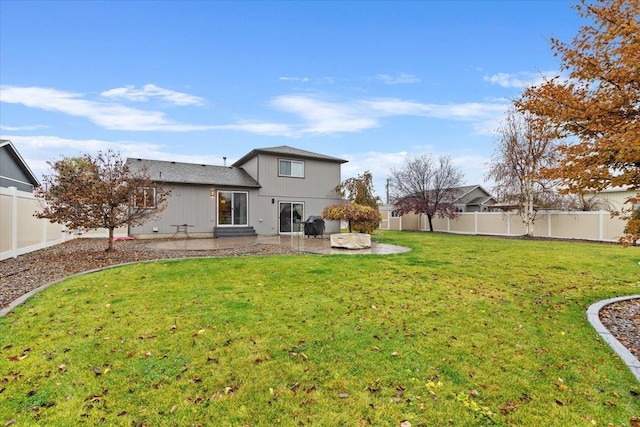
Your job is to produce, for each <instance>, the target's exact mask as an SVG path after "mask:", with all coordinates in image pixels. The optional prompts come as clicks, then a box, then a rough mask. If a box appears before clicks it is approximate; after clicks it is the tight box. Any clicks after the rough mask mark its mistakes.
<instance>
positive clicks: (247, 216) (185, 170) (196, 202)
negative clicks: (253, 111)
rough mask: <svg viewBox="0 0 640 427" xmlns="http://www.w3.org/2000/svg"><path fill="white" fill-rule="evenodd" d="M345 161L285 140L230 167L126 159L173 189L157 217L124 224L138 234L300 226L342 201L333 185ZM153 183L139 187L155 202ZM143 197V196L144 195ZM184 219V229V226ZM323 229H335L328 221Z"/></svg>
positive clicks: (237, 232)
mask: <svg viewBox="0 0 640 427" xmlns="http://www.w3.org/2000/svg"><path fill="white" fill-rule="evenodd" d="M345 162H346V160H342V159H338V158H335V157H330V156H325V155H322V154H318V153H313V152H310V151H305V150H300V149H297V148H292V147H288V146H280V147H271V148H261V149H255V150H252V151H251V152H250V153H248V154H246V155H245V156H243V157H242V158H241V159H239V160H238V161H237V162H235V163H233V164H232V165H231V166H214V165H202V164H190V163H179V162H170V161H157V160H145V159H127V165H129V166H130V167H131V169H132V170H134V171H135V170H141V169H146V170H147V172H148V173H149V175H150V177H151V178H152V179H153V180H154V181H156V182H158V184H159V185H161V186H162V187H163V188H170V189H171V190H172V192H171V195H170V196H169V197H168V204H167V208H166V210H165V211H163V212H162V214H161V216H160V217H159V218H158V219H152V220H150V221H148V222H147V223H145V224H144V225H141V226H136V227H130V228H129V234H130V235H133V236H138V237H152V236H154V235H164V236H166V235H170V236H171V235H173V234H174V233H175V232H176V231H180V232H183V231H186V232H187V233H188V234H189V235H190V236H191V235H193V236H211V235H215V236H217V237H224V236H243V235H256V234H259V235H278V234H290V233H294V232H300V231H304V221H305V220H306V219H307V218H308V217H309V216H311V215H321V213H322V209H324V207H325V206H328V205H331V204H335V203H340V201H341V198H340V196H339V195H338V194H336V192H335V191H334V189H335V188H336V187H337V186H338V185H339V184H340V166H341V164H342V163H345ZM154 191H155V190H154V189H153V188H150V189H144V192H145V194H146V197H143V198H141V201H142V203H147V205H146V206H145V207H148V208H150V209H153V202H152V200H153V193H154ZM144 201H147V202H144ZM184 225H186V228H184V227H182V226H184ZM325 230H326V233H327V234H330V233H337V232H339V231H340V224H339V223H338V222H333V221H327V223H326V228H325Z"/></svg>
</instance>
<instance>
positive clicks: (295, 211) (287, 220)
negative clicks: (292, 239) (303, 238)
mask: <svg viewBox="0 0 640 427" xmlns="http://www.w3.org/2000/svg"><path fill="white" fill-rule="evenodd" d="M278 207H279V210H280V233H292V232H299V231H304V222H303V221H304V219H303V218H304V203H296V202H279V205H278Z"/></svg>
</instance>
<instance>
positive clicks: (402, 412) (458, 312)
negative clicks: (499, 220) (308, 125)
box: [0, 232, 640, 426]
mask: <svg viewBox="0 0 640 427" xmlns="http://www.w3.org/2000/svg"><path fill="white" fill-rule="evenodd" d="M376 239H377V240H379V241H382V242H387V243H394V244H400V245H405V246H409V247H411V248H413V251H411V252H408V253H406V254H399V255H390V256H375V255H372V256H318V255H298V256H268V257H238V258H219V259H191V260H182V261H159V262H152V263H146V264H139V265H134V266H127V267H120V268H115V269H111V270H107V271H103V272H99V273H93V274H89V275H85V276H81V277H76V278H73V279H70V280H67V281H65V282H62V283H60V284H57V285H55V286H52V287H50V288H49V289H47V290H46V291H44V292H42V293H40V294H38V295H36V296H35V297H33V298H32V299H30V300H29V301H28V303H27V304H25V305H23V306H20V307H18V308H17V309H16V310H15V311H14V313H13V314H11V315H9V316H7V317H4V318H0V349H1V350H0V424H4V423H6V422H7V421H11V420H15V421H16V422H15V425H17V426H23V425H55V426H65V425H69V426H75V425H78V424H84V425H97V424H105V425H127V426H131V425H149V426H162V425H215V426H244V425H250V426H271V425H283V426H302V425H316V426H339V425H344V426H369V425H376V426H398V425H400V423H401V422H402V421H403V420H408V421H409V422H410V423H411V425H412V426H419V425H423V426H439V425H442V426H449V425H454V426H469V425H521V426H551V425H554V426H581V425H584V426H591V425H598V426H607V425H609V423H611V425H613V426H629V425H631V422H632V421H631V420H632V418H633V417H636V416H640V399H639V398H638V395H640V386H639V384H638V382H637V381H636V380H635V378H634V377H633V375H632V374H631V372H630V371H629V370H628V368H627V367H626V366H625V365H624V364H623V363H622V362H621V360H620V359H619V358H618V357H617V356H616V355H615V353H613V351H612V350H611V349H610V348H609V347H608V346H607V345H606V344H605V343H604V342H603V341H602V340H601V338H600V337H599V336H598V335H597V334H596V333H595V331H594V330H593V329H592V327H591V325H590V324H589V323H588V322H587V319H586V314H585V312H586V309H587V307H588V306H589V305H590V304H591V303H593V302H596V301H599V300H602V299H605V298H610V297H614V296H621V295H629V294H637V293H640V266H639V265H638V261H639V260H640V248H635V247H632V248H628V249H623V248H621V247H619V246H613V245H600V244H587V243H578V242H548V241H525V240H508V239H493V238H483V237H473V236H454V235H445V234H430V233H392V232H385V233H381V234H380V235H378V236H376Z"/></svg>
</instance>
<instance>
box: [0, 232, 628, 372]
mask: <svg viewBox="0 0 640 427" xmlns="http://www.w3.org/2000/svg"><path fill="white" fill-rule="evenodd" d="M158 242H159V241H158V240H153V241H148V240H147V241H144V240H129V241H119V242H114V247H115V248H116V250H115V251H112V252H105V250H104V249H105V248H106V245H107V242H106V240H105V239H74V240H70V241H67V242H64V243H62V244H59V245H55V246H52V247H50V248H46V249H41V250H39V251H35V252H30V253H28V254H25V255H21V256H19V257H18V258H10V259H7V260H4V261H0V309H2V308H5V307H7V306H8V305H9V304H10V303H11V302H12V301H14V300H16V299H17V298H19V297H21V296H22V295H24V294H26V293H27V292H30V291H32V290H34V289H36V288H38V287H40V286H42V285H44V284H47V283H50V282H53V281H56V280H59V279H63V278H65V277H67V276H70V275H72V274H75V273H80V272H83V271H88V270H93V269H96V268H101V267H106V266H110V265H116V264H123V263H127V262H136V261H147V260H154V259H175V258H189V257H191V258H193V257H203V256H211V257H226V256H246V255H277V254H283V255H284V254H293V253H296V251H294V250H293V249H291V248H288V247H286V246H281V245H271V244H255V245H247V246H242V247H236V248H227V249H215V250H163V249H158V248H154V247H153V246H155V245H156V244H157V243H158ZM600 320H601V321H602V324H603V325H604V326H605V327H606V328H607V329H608V330H609V331H610V332H611V333H612V335H613V336H615V337H616V338H617V339H618V341H620V342H621V343H622V344H623V345H624V346H625V347H627V348H628V349H629V351H630V352H631V353H632V354H633V355H634V356H635V357H636V358H637V359H639V360H640V299H634V300H628V301H623V302H619V303H615V304H610V305H608V306H606V307H605V308H603V309H602V310H601V311H600Z"/></svg>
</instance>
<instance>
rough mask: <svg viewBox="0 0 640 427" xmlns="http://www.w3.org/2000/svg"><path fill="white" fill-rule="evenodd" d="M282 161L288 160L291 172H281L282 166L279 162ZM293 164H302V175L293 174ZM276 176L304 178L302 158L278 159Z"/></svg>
mask: <svg viewBox="0 0 640 427" xmlns="http://www.w3.org/2000/svg"><path fill="white" fill-rule="evenodd" d="M283 162H288V163H289V164H290V169H291V173H290V174H289V175H286V174H283V173H282V167H281V164H282V163H283ZM294 164H298V165H301V166H302V175H294V174H293V172H294V168H293V165H294ZM278 176H281V177H285V178H304V177H305V164H304V160H294V159H278Z"/></svg>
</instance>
